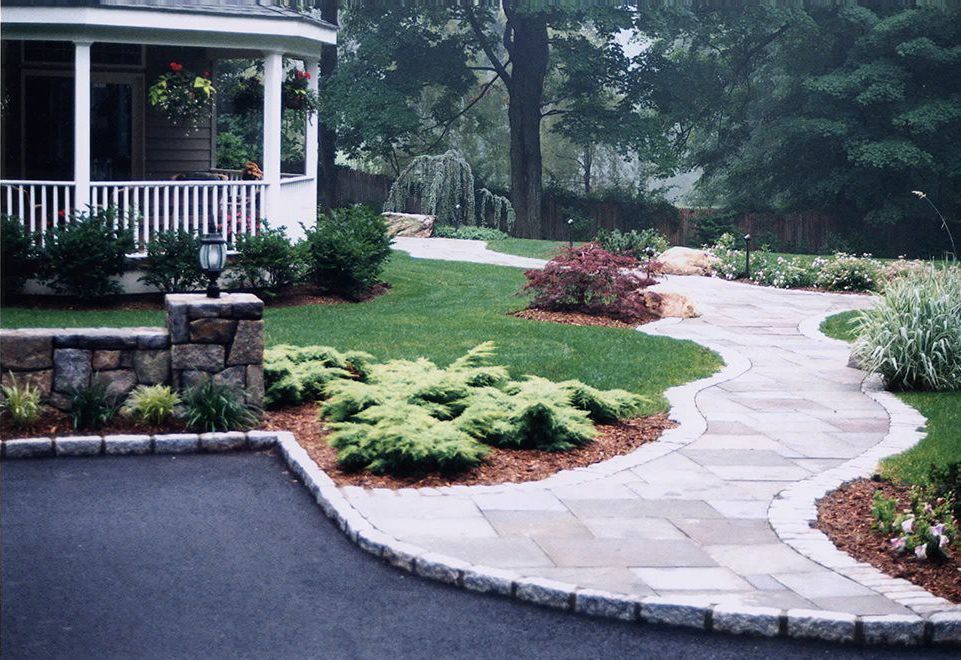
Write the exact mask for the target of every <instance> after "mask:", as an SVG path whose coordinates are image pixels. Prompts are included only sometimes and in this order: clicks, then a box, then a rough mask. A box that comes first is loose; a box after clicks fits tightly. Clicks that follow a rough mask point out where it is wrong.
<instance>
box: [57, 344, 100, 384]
mask: <svg viewBox="0 0 961 660" xmlns="http://www.w3.org/2000/svg"><path fill="white" fill-rule="evenodd" d="M53 364H54V378H53V389H55V390H57V391H58V392H65V393H69V392H71V391H73V390H76V389H81V388H84V387H87V386H88V385H89V384H90V372H91V371H92V369H91V368H90V351H85V350H81V349H79V348H58V349H56V350H55V351H54V352H53Z"/></svg>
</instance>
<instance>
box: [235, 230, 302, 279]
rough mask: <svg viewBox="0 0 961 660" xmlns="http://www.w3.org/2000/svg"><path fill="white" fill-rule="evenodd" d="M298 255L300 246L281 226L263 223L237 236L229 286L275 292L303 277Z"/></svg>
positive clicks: (300, 260) (300, 253) (299, 255)
mask: <svg viewBox="0 0 961 660" xmlns="http://www.w3.org/2000/svg"><path fill="white" fill-rule="evenodd" d="M301 256H302V250H298V249H297V248H296V247H295V246H294V244H293V243H292V242H291V240H290V238H289V237H288V236H287V231H286V230H285V229H284V228H283V227H280V228H278V229H272V228H271V227H270V226H269V225H267V224H266V223H265V224H264V225H263V228H262V229H261V230H260V231H259V232H258V233H256V234H245V235H243V236H240V237H238V238H237V256H236V258H235V259H234V261H233V263H232V264H231V265H232V270H233V273H234V277H233V279H232V280H231V286H233V287H237V288H242V289H251V290H253V291H256V292H257V293H259V294H261V295H264V296H268V297H270V296H275V295H277V294H278V293H279V292H281V291H283V290H284V289H286V288H288V287H290V286H291V285H293V284H295V283H296V282H298V281H299V280H300V279H301V278H302V277H303V273H304V264H303V260H302V259H301Z"/></svg>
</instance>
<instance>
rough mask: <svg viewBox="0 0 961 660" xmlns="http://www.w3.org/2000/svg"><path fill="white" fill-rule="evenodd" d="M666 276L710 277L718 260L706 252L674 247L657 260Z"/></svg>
mask: <svg viewBox="0 0 961 660" xmlns="http://www.w3.org/2000/svg"><path fill="white" fill-rule="evenodd" d="M657 260H658V261H659V262H661V264H662V267H661V272H662V273H664V274H665V275H710V274H711V273H712V272H713V270H714V263H715V261H717V258H716V257H715V256H714V255H713V254H711V253H710V252H708V251H706V250H695V249H694V248H687V247H679V246H678V247H672V248H670V249H668V250H665V251H664V252H662V253H661V256H659V257H658V258H657Z"/></svg>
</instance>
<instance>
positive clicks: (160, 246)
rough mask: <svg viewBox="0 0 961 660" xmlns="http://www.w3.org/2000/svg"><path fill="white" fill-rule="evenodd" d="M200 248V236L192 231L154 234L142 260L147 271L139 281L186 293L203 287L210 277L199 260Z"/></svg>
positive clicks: (142, 264)
mask: <svg viewBox="0 0 961 660" xmlns="http://www.w3.org/2000/svg"><path fill="white" fill-rule="evenodd" d="M199 251H200V239H199V238H198V237H196V236H194V235H193V234H191V233H190V232H186V231H164V232H160V233H157V234H154V236H153V238H151V239H150V242H148V243H147V256H146V257H144V259H143V261H142V263H141V267H142V268H143V271H144V274H143V275H142V276H141V277H140V281H141V282H143V283H144V284H147V285H148V286H154V287H157V288H158V289H160V290H161V291H163V292H164V293H183V292H186V291H194V290H196V289H198V288H200V287H202V286H203V284H204V283H205V282H206V281H207V280H206V278H205V277H204V274H203V273H202V272H201V270H200V264H199V263H198V261H197V255H198V253H199Z"/></svg>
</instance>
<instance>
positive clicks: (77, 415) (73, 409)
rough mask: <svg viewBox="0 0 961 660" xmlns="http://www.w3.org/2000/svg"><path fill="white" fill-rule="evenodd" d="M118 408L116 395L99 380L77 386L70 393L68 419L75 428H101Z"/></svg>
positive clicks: (115, 413) (113, 415) (108, 421)
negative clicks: (84, 385) (83, 385)
mask: <svg viewBox="0 0 961 660" xmlns="http://www.w3.org/2000/svg"><path fill="white" fill-rule="evenodd" d="M119 409H120V405H119V403H118V402H117V397H116V396H114V395H113V394H111V393H110V391H109V390H108V388H107V385H106V383H103V382H101V381H94V382H92V383H90V385H87V386H86V387H81V388H77V389H75V390H73V392H71V394H70V419H71V421H72V422H73V428H75V429H77V430H82V429H90V430H97V429H100V428H103V426H105V425H106V424H109V423H110V421H111V420H112V419H113V418H114V417H115V416H116V415H117V411H118V410H119Z"/></svg>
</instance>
